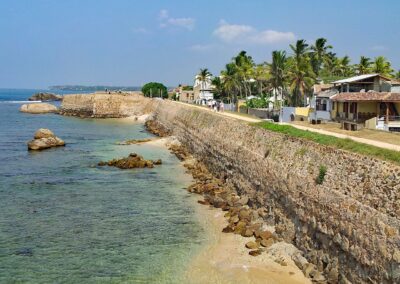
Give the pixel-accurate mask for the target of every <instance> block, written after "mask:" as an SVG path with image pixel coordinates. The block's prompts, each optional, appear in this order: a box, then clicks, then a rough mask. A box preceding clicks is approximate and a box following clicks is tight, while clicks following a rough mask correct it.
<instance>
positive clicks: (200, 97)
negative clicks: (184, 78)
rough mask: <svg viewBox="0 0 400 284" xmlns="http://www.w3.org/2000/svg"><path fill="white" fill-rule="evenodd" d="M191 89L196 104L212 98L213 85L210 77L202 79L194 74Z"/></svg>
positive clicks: (204, 102)
mask: <svg viewBox="0 0 400 284" xmlns="http://www.w3.org/2000/svg"><path fill="white" fill-rule="evenodd" d="M193 91H194V97H195V102H196V103H198V104H206V102H207V101H209V100H213V99H214V94H213V91H214V86H213V85H212V84H211V77H210V78H208V79H207V80H204V81H203V80H200V79H199V78H198V76H196V79H195V82H194V86H193Z"/></svg>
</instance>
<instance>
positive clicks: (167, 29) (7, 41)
mask: <svg viewBox="0 0 400 284" xmlns="http://www.w3.org/2000/svg"><path fill="white" fill-rule="evenodd" d="M399 10H400V1H397V0H391V1H390V0H381V1H379V2H376V1H370V0H363V1H362V0H353V1H351V0H347V1H346V0H335V1H321V0H319V1H317V0H308V1H307V0H303V1H294V0H293V1H289V0H279V1H268V0H264V1H262V0H246V1H244V0H241V1H239V0H214V1H211V0H201V1H197V0H191V1H183V0H182V1H162V0H146V1H138V0H112V1H111V0H108V1H106V0H68V1H64V0H58V1H57V0H18V1H15V0H0V87H2V88H7V87H15V88H43V87H47V86H50V85H56V84H84V85H100V84H101V85H123V86H140V85H142V84H144V83H146V82H148V81H160V82H163V83H164V84H166V85H168V86H173V85H176V84H178V83H192V80H193V77H194V75H195V74H196V72H197V71H198V70H199V68H203V67H207V68H209V69H210V70H211V71H212V72H213V73H219V71H220V70H221V69H222V68H223V66H224V65H225V63H227V62H228V61H229V60H230V58H231V57H233V56H234V55H235V53H237V52H239V51H240V50H242V49H244V50H247V51H248V52H249V53H250V55H252V56H253V57H254V59H255V60H256V62H262V61H268V60H270V55H271V51H273V50H276V49H287V48H288V44H289V43H290V42H293V41H294V40H296V39H300V38H304V39H306V40H308V41H310V42H311V41H313V40H315V39H316V38H318V37H325V38H327V39H328V41H329V43H330V44H332V45H333V46H334V51H335V52H336V53H337V54H338V55H339V56H344V55H349V56H350V57H351V58H352V59H353V61H357V60H358V58H359V56H360V55H365V56H369V57H374V56H377V55H384V56H385V57H387V58H388V59H389V60H390V61H391V62H392V64H393V66H394V67H395V68H396V69H399V68H400V48H399V46H400V17H399V15H398V11H399Z"/></svg>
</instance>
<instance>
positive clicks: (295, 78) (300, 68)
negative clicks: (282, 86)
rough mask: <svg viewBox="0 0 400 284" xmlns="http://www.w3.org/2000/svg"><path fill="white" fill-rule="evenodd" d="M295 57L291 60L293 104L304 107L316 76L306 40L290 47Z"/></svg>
mask: <svg viewBox="0 0 400 284" xmlns="http://www.w3.org/2000/svg"><path fill="white" fill-rule="evenodd" d="M290 48H291V50H292V52H293V56H292V57H291V58H290V60H289V74H288V75H289V84H290V89H291V91H292V99H291V103H292V105H294V106H303V102H304V101H305V97H306V93H307V92H308V91H310V90H311V88H312V85H313V84H314V82H315V79H314V77H315V74H314V72H313V70H312V67H311V64H310V56H309V47H308V44H307V43H306V41H305V40H303V39H302V40H298V41H297V42H296V44H295V45H290Z"/></svg>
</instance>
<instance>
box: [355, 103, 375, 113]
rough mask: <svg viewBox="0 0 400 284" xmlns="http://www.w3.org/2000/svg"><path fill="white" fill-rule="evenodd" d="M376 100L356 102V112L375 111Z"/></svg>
mask: <svg viewBox="0 0 400 284" xmlns="http://www.w3.org/2000/svg"><path fill="white" fill-rule="evenodd" d="M376 104H377V103H376V102H370V103H366V102H365V103H358V105H357V111H358V112H370V113H376Z"/></svg>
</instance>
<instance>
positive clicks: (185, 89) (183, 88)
mask: <svg viewBox="0 0 400 284" xmlns="http://www.w3.org/2000/svg"><path fill="white" fill-rule="evenodd" d="M182 91H193V86H183V87H182Z"/></svg>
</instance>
